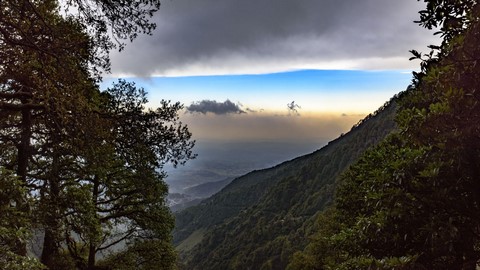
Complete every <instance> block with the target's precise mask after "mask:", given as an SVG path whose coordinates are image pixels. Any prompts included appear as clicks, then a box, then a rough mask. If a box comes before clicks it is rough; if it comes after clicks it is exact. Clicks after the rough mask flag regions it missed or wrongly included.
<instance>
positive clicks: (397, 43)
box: [102, 0, 438, 142]
mask: <svg viewBox="0 0 480 270" xmlns="http://www.w3.org/2000/svg"><path fill="white" fill-rule="evenodd" d="M423 5H424V3H423V2H419V1H416V0H402V1H399V0H341V1H338V0H301V1H299V0H257V1H238V0H222V1H220V0H197V1H191V0H171V1H164V2H162V6H161V9H160V11H159V12H158V13H157V14H155V16H154V18H153V20H154V21H155V22H156V23H157V29H156V31H155V32H154V33H153V35H152V36H139V37H138V38H137V39H136V40H135V41H134V42H133V43H132V44H128V45H127V47H126V49H125V50H124V51H122V52H112V53H111V58H112V73H111V74H107V76H105V81H104V83H103V85H102V86H103V87H107V86H108V85H109V84H110V83H111V82H112V81H113V80H115V79H116V78H119V77H123V78H127V79H128V80H132V81H135V82H136V83H137V85H138V86H141V87H144V88H145V89H146V90H147V91H148V92H149V100H150V106H152V107H155V106H156V105H155V104H158V102H159V101H160V100H161V99H166V100H171V101H173V102H177V101H179V102H181V103H183V104H184V106H185V109H184V110H183V111H182V112H181V119H182V121H183V122H185V123H187V124H188V125H189V127H190V130H191V131H192V133H193V135H194V138H195V139H197V140H236V141H261V140H275V141H282V140H284V141H292V140H308V141H313V142H315V141H318V142H320V141H322V142H324V141H325V140H327V141H328V140H329V139H333V138H335V137H338V135H340V133H343V132H346V131H348V130H349V129H350V127H351V126H352V125H353V124H355V123H356V122H358V120H360V119H361V118H363V117H364V116H365V115H367V114H368V113H371V112H373V111H375V110H376V109H377V108H378V107H380V106H381V105H382V104H383V103H384V102H386V101H387V100H388V99H389V98H391V97H392V96H393V95H394V94H396V93H398V92H400V91H402V90H404V89H406V87H407V86H408V84H409V82H410V80H411V77H412V76H411V71H412V70H415V69H418V65H419V63H418V62H412V61H409V60H408V58H409V57H410V54H409V52H408V51H409V50H411V49H415V50H418V51H427V45H429V44H437V43H438V40H437V38H435V37H434V36H433V35H432V32H430V31H427V30H425V29H423V28H421V27H419V26H418V25H417V24H415V23H414V22H413V21H414V20H416V19H418V11H419V10H421V9H422V8H423Z"/></svg>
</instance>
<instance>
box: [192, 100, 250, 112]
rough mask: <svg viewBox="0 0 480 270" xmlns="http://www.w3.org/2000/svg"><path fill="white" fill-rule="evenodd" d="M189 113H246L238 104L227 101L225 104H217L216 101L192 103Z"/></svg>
mask: <svg viewBox="0 0 480 270" xmlns="http://www.w3.org/2000/svg"><path fill="white" fill-rule="evenodd" d="M186 109H187V112H190V113H202V114H207V113H209V112H210V113H214V114H230V113H233V114H242V113H246V112H245V111H243V110H242V109H241V108H240V106H239V105H238V104H235V103H233V102H231V101H230V100H228V99H227V100H226V101H224V102H217V101H215V100H202V101H199V102H195V103H192V104H191V105H190V106H188V107H187V108H186Z"/></svg>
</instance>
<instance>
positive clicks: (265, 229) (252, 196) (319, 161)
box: [174, 98, 397, 269]
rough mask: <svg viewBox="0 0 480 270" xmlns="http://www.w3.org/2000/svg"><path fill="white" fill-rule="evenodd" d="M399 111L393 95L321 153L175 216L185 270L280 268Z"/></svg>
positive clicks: (248, 178)
mask: <svg viewBox="0 0 480 270" xmlns="http://www.w3.org/2000/svg"><path fill="white" fill-rule="evenodd" d="M396 107H397V106H396V98H394V99H392V101H391V102H388V103H386V104H385V106H384V107H382V108H381V109H379V110H378V111H377V112H376V113H375V114H373V115H369V116H368V117H367V118H365V119H364V120H362V121H361V122H360V123H359V124H358V125H356V126H355V127H353V128H352V130H351V131H350V132H348V133H347V134H345V135H342V136H341V137H339V138H338V139H336V140H334V141H332V142H330V143H329V144H328V145H327V146H325V147H323V148H322V149H320V150H318V151H316V152H314V153H311V154H309V155H306V156H302V157H299V158H296V159H294V160H291V161H288V162H285V163H282V164H280V165H278V166H275V167H273V168H269V169H265V170H260V171H254V172H251V173H249V174H247V175H245V176H242V177H239V178H237V179H235V180H234V181H233V182H232V183H231V184H229V185H228V186H227V187H225V188H224V189H223V190H222V191H220V192H219V193H217V194H215V195H214V196H212V197H211V198H209V199H207V200H205V201H203V202H202V203H201V204H200V205H198V206H195V207H191V208H188V209H186V210H184V211H182V212H180V213H177V214H176V222H177V223H176V229H175V231H174V241H175V243H176V244H177V245H180V247H181V249H183V250H181V256H182V257H183V258H184V261H185V262H186V263H187V267H186V268H187V269H261V267H262V266H264V267H273V269H279V268H284V267H285V266H286V264H287V263H288V259H289V256H290V255H292V254H293V252H294V251H295V250H300V249H302V248H303V247H304V246H305V245H306V244H307V240H308V235H309V234H310V231H309V227H310V225H311V224H312V223H313V220H314V217H315V214H316V213H317V212H318V211H321V210H323V209H324V208H325V207H326V206H328V205H329V204H331V202H332V200H333V193H334V190H335V185H336V184H335V183H336V180H337V178H338V176H339V175H340V173H341V172H342V171H344V170H345V169H346V168H347V167H348V166H349V165H350V164H351V163H352V162H354V161H355V160H356V159H357V158H358V157H359V156H360V155H361V154H362V153H363V152H364V151H365V150H366V149H367V148H368V147H370V146H372V145H375V144H377V143H378V142H379V141H381V140H382V139H383V138H385V136H387V135H388V134H390V133H391V132H392V131H393V130H394V129H395V124H394V120H393V119H394V115H395V111H396ZM200 240H201V241H200ZM182 241H183V242H182ZM198 242H200V243H199V244H198V245H197V246H196V247H195V248H193V249H192V246H193V245H194V244H197V243H198Z"/></svg>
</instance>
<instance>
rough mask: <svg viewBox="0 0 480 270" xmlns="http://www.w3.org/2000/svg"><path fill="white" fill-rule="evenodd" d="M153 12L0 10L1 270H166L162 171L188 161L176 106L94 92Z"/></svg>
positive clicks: (91, 7)
mask: <svg viewBox="0 0 480 270" xmlns="http://www.w3.org/2000/svg"><path fill="white" fill-rule="evenodd" d="M159 5H160V3H159V1H150V0H149V1H83V0H71V1H70V0H69V1H54V0H42V1H31V0H2V1H1V2H0V217H1V218H0V269H5V270H7V269H8V270H12V269H47V268H48V269H51V270H53V269H158V268H164V269H170V268H173V267H174V266H175V263H176V254H175V251H174V249H173V246H172V244H171V230H172V229H173V225H174V219H173V216H172V215H171V213H170V210H169V209H168V207H167V206H166V202H165V196H166V195H167V193H168V187H167V185H166V184H165V182H164V181H163V179H164V177H165V173H164V172H163V171H162V168H163V166H164V165H165V163H167V162H171V163H173V164H174V165H176V164H179V163H184V162H185V161H186V160H188V159H190V158H192V157H193V156H194V155H193V154H192V151H191V149H192V147H193V141H191V140H190V137H191V134H190V132H189V131H188V129H187V128H186V126H184V125H182V124H181V123H180V122H179V121H178V116H177V114H178V111H179V110H181V109H182V106H181V105H180V104H178V103H173V104H172V103H170V102H162V103H161V104H160V107H159V108H156V109H147V108H146V107H145V104H146V103H147V99H146V92H145V91H144V90H143V89H141V88H137V87H136V86H135V85H134V84H133V83H130V82H127V81H124V80H119V81H118V82H117V83H114V84H113V85H112V86H111V87H110V88H109V89H107V90H105V91H100V90H99V82H100V81H101V77H100V75H101V74H102V72H106V71H107V72H108V71H109V68H110V63H109V58H108V53H109V51H110V50H113V49H122V48H123V46H124V45H125V41H127V40H133V39H134V38H135V37H136V36H137V35H138V34H140V33H146V34H149V33H151V31H152V30H153V29H154V28H155V25H154V24H152V23H150V22H149V18H150V17H151V16H152V15H153V14H154V12H155V11H156V10H157V9H158V8H159ZM37 258H38V259H37Z"/></svg>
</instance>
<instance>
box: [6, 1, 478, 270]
mask: <svg viewBox="0 0 480 270" xmlns="http://www.w3.org/2000/svg"><path fill="white" fill-rule="evenodd" d="M423 2H425V4H426V7H425V9H424V10H421V11H420V12H419V15H420V17H419V20H418V22H417V23H418V24H420V25H421V26H423V27H425V28H428V29H436V30H437V34H438V35H440V36H441V37H442V43H441V44H440V45H439V46H435V45H432V46H430V50H431V51H429V52H428V53H420V52H417V51H415V50H412V51H411V52H412V54H413V57H412V60H417V61H420V71H418V72H414V74H413V80H412V83H411V85H410V86H408V88H407V90H406V91H405V92H402V93H400V94H399V95H398V96H395V97H394V98H392V99H391V100H390V101H389V102H387V103H386V104H385V106H383V107H382V108H380V109H379V110H378V111H376V112H375V113H372V114H371V115H369V116H368V117H367V118H365V119H364V120H362V121H361V122H359V123H358V124H357V125H355V126H354V127H353V128H352V130H351V131H350V132H348V133H346V134H343V135H341V136H340V137H339V138H337V139H336V140H334V141H332V142H330V143H329V144H328V145H327V146H325V147H324V148H322V149H320V150H318V151H315V152H314V153H311V154H309V155H306V156H303V157H299V158H296V159H293V160H291V161H287V162H285V163H282V164H280V165H278V166H275V167H273V168H269V169H264V170H259V171H254V172H251V173H249V174H246V175H244V176H242V177H239V178H237V179H235V180H233V181H232V182H231V183H230V184H229V185H228V186H226V187H225V188H224V189H222V190H221V191H220V192H218V193H217V194H215V195H213V196H212V197H210V198H209V199H206V200H204V201H203V202H201V203H200V204H199V205H197V206H194V207H191V208H187V209H185V210H183V211H181V212H179V213H177V214H176V216H175V218H176V220H174V217H173V215H172V214H171V212H170V210H169V209H168V207H167V205H166V195H167V193H168V187H167V185H166V184H165V182H164V181H163V180H164V178H165V176H166V175H165V173H164V171H163V168H164V166H165V164H166V163H172V164H173V165H178V164H183V163H185V162H186V161H187V160H189V159H191V158H194V157H195V155H194V154H193V153H192V148H193V146H194V141H192V140H191V133H190V132H189V130H188V128H187V127H186V126H185V125H183V124H182V123H181V122H180V121H179V118H178V113H179V111H180V110H181V109H182V105H181V104H178V103H170V102H166V101H162V102H161V103H160V106H159V107H158V108H155V109H153V108H150V109H148V108H147V107H146V103H147V99H146V92H145V90H144V89H142V88H138V87H136V86H135V84H133V83H131V82H128V81H125V80H118V81H117V82H116V83H114V84H113V85H112V86H111V87H110V88H108V89H106V90H104V91H100V87H99V83H100V82H101V79H102V78H101V74H102V73H104V72H108V71H109V69H110V61H109V52H110V51H112V50H116V49H119V50H122V49H123V48H124V46H126V43H127V42H130V41H133V40H134V39H135V38H136V37H137V36H138V35H139V34H151V33H152V31H153V30H154V29H155V24H153V23H151V22H150V19H151V17H152V16H153V14H154V13H155V12H156V11H157V10H158V9H159V6H160V1H158V0H138V1H132V0H125V1H113V0H102V1H100V0H89V1H86V0H66V1H56V0H43V1H34V0H2V1H0V217H1V219H0V269H5V270H7V269H9V270H10V269H12V270H15V269H51V270H55V269H81V270H83V269H89V270H93V269H178V268H180V269H222V270H223V269H290V270H295V269H465V270H470V269H471V270H473V269H476V268H477V267H478V264H479V260H480V182H479V181H480V105H479V101H480V91H478V90H477V88H478V86H479V85H480V75H479V74H480V67H479V65H477V61H479V59H478V55H480V5H478V4H477V1H476V0H461V1H459V0H424V1H423ZM477 223H479V224H477ZM174 226H175V230H174ZM173 230H174V231H173ZM172 231H173V236H172ZM174 244H175V246H176V250H175V248H174ZM177 253H179V255H177ZM178 258H180V259H178Z"/></svg>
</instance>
